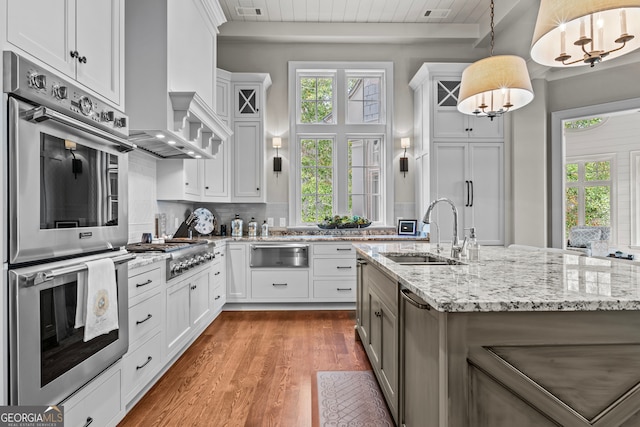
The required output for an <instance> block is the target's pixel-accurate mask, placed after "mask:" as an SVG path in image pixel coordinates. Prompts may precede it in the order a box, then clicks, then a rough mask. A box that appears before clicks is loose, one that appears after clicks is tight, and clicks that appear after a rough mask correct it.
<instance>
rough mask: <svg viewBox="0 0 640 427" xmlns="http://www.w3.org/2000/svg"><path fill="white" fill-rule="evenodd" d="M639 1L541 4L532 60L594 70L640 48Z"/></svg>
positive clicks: (551, 0)
mask: <svg viewBox="0 0 640 427" xmlns="http://www.w3.org/2000/svg"><path fill="white" fill-rule="evenodd" d="M638 32H640V0H626V1H625V0H541V2H540V9H539V11H538V19H537V21H536V28H535V31H534V33H533V42H532V44H531V58H532V59H533V60H534V61H536V62H538V63H540V64H542V65H547V66H550V67H561V66H578V65H586V64H589V65H590V66H592V67H593V66H594V65H595V64H597V63H598V62H600V61H602V60H604V59H605V58H608V59H611V58H615V57H617V56H622V55H624V54H627V53H629V52H631V51H633V50H635V49H637V48H639V47H640V38H636V37H635V36H634V35H635V34H638Z"/></svg>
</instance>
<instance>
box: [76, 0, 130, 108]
mask: <svg viewBox="0 0 640 427" xmlns="http://www.w3.org/2000/svg"><path fill="white" fill-rule="evenodd" d="M121 6H123V4H121V1H120V0H102V1H99V2H87V1H83V0H78V1H77V3H76V10H77V16H76V24H77V35H76V50H77V51H78V52H79V53H80V55H82V56H84V57H86V58H87V59H86V61H83V62H82V63H78V64H77V73H78V75H77V79H78V81H79V82H80V83H82V84H84V85H86V86H87V87H90V88H92V89H93V90H95V91H96V92H98V93H100V94H102V95H104V96H106V97H107V98H109V99H111V100H112V101H114V102H116V103H119V101H120V98H119V96H120V70H121V68H122V67H121V64H120V50H121V49H120V47H121V46H120V44H121V40H120V34H121V25H120V16H121V14H122V13H124V11H123V10H120V8H121Z"/></svg>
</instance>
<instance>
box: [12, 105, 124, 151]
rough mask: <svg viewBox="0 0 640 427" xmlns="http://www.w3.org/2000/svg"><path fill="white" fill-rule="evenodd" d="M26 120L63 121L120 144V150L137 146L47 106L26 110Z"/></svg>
mask: <svg viewBox="0 0 640 427" xmlns="http://www.w3.org/2000/svg"><path fill="white" fill-rule="evenodd" d="M24 118H25V120H28V121H30V122H36V123H37V122H42V121H44V120H48V119H50V120H54V121H56V122H59V123H62V124H63V125H65V126H70V127H72V128H75V129H78V130H81V131H83V132H86V133H90V134H92V135H95V136H97V137H99V138H102V139H105V140H107V141H109V142H111V143H112V144H115V145H117V146H118V150H119V151H121V152H127V151H132V150H133V149H134V148H135V147H136V146H135V145H133V144H131V143H130V142H129V141H127V140H126V139H124V138H120V137H118V136H116V135H112V134H110V133H109V132H105V131H103V130H101V129H98V128H96V127H93V126H91V125H88V124H86V123H83V122H81V121H79V120H75V119H72V118H70V117H67V116H65V115H64V114H60V113H58V112H57V111H55V110H52V109H50V108H47V107H36V108H33V109H31V110H28V111H25V112H24Z"/></svg>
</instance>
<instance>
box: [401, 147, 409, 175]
mask: <svg viewBox="0 0 640 427" xmlns="http://www.w3.org/2000/svg"><path fill="white" fill-rule="evenodd" d="M400 147H401V148H404V154H403V156H402V157H400V172H402V173H403V174H404V177H405V178H406V176H407V172H409V159H408V158H407V148H409V147H411V139H409V138H401V139H400Z"/></svg>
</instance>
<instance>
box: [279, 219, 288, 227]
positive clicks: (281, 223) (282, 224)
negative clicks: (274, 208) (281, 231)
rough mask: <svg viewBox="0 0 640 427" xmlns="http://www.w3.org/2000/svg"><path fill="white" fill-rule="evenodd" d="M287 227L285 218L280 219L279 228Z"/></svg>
mask: <svg viewBox="0 0 640 427" xmlns="http://www.w3.org/2000/svg"><path fill="white" fill-rule="evenodd" d="M286 226H287V218H280V227H286Z"/></svg>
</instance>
